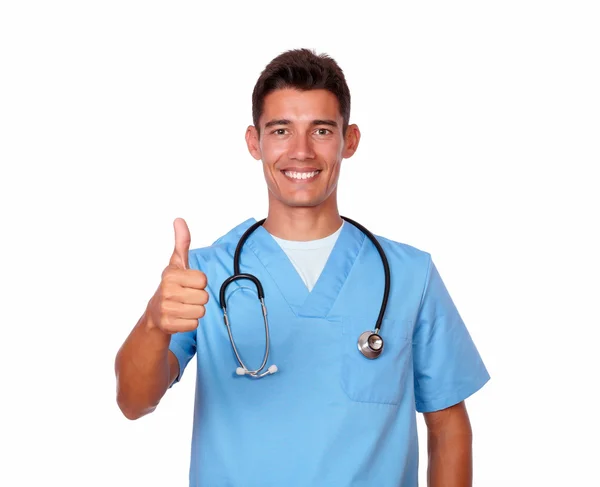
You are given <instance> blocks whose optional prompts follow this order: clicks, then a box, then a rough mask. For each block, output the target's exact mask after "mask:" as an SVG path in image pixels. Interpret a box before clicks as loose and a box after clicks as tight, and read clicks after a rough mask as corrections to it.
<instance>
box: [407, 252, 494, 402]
mask: <svg viewBox="0 0 600 487" xmlns="http://www.w3.org/2000/svg"><path fill="white" fill-rule="evenodd" d="M413 360H414V376H415V401H416V409H417V411H418V412H421V413H427V412H432V411H439V410H440V409H445V408H447V407H450V406H453V405H455V404H458V403H459V402H461V401H463V400H464V399H466V398H467V397H469V396H470V395H472V394H474V393H475V392H477V391H478V390H479V389H481V387H483V385H484V384H485V383H486V382H487V381H488V380H489V379H490V376H489V374H488V371H487V369H486V367H485V365H484V364H483V361H482V359H481V357H480V355H479V352H478V351H477V348H476V347H475V344H474V343H473V340H472V339H471V336H470V335H469V332H468V330H467V328H466V326H465V324H464V323H463V320H462V318H461V317H460V315H459V313H458V310H457V309H456V307H455V306H454V303H453V302H452V299H451V298H450V295H449V293H448V291H447V289H446V286H445V285H444V283H443V282H442V278H441V277H440V275H439V273H438V271H437V269H436V267H435V265H434V263H433V262H432V261H431V259H430V260H429V268H428V271H427V277H426V283H425V288H424V291H423V297H422V300H421V308H420V310H419V315H418V319H417V322H416V324H415V328H414V332H413Z"/></svg>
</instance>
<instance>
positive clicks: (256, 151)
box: [246, 125, 262, 161]
mask: <svg viewBox="0 0 600 487" xmlns="http://www.w3.org/2000/svg"><path fill="white" fill-rule="evenodd" d="M246 145H247V146H248V152H250V154H251V155H252V157H254V159H256V160H257V161H260V160H261V159H262V154H261V151H260V141H259V137H258V130H256V127H255V126H254V125H250V126H249V127H248V128H247V129H246Z"/></svg>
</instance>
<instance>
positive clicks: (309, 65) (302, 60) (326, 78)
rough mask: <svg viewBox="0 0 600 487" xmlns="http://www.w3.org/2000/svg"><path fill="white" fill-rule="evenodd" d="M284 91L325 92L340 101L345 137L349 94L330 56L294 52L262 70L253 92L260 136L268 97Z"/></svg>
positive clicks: (283, 55) (309, 50) (336, 65)
mask: <svg viewBox="0 0 600 487" xmlns="http://www.w3.org/2000/svg"><path fill="white" fill-rule="evenodd" d="M283 88H294V89H297V90H301V91H306V90H318V89H325V90H328V91H330V92H331V93H333V94H334V95H335V96H336V98H337V99H338V104H339V109H340V114H341V115H342V118H343V119H344V125H343V133H344V134H345V133H346V129H347V128H348V124H349V121H350V90H349V89H348V85H347V83H346V78H345V77H344V73H343V71H342V69H341V68H340V67H339V65H338V64H337V63H336V62H335V60H334V59H333V58H331V57H330V56H328V55H327V54H317V53H316V52H315V51H313V50H311V49H292V50H290V51H286V52H284V53H282V54H280V55H279V56H277V57H276V58H275V59H273V60H272V61H271V62H270V63H269V64H268V65H267V67H266V68H265V69H264V70H263V72H262V73H261V75H260V77H259V78H258V81H257V82H256V85H255V86H254V91H253V92H252V121H253V122H254V126H255V127H256V129H257V130H258V132H259V134H260V128H259V126H258V120H259V119H260V116H261V115H262V112H263V108H264V102H265V97H266V96H267V95H268V94H269V93H271V92H273V91H275V90H280V89H283Z"/></svg>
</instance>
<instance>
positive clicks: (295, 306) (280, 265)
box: [245, 222, 366, 317]
mask: <svg viewBox="0 0 600 487" xmlns="http://www.w3.org/2000/svg"><path fill="white" fill-rule="evenodd" d="M365 238H366V237H365V235H363V233H362V232H361V231H360V230H358V228H356V227H355V226H354V225H352V224H351V223H348V222H346V223H345V224H344V226H343V227H342V231H341V232H340V235H339V237H338V239H337V241H336V243H335V245H334V246H333V249H332V250H331V254H330V255H329V258H328V259H327V262H326V264H325V267H324V268H323V272H321V275H320V276H319V279H318V280H317V282H316V284H315V286H314V287H313V289H312V291H310V292H309V291H308V289H307V287H306V285H305V284H304V282H303V281H302V278H301V277H300V275H299V274H298V272H297V271H296V269H295V268H294V265H293V264H292V262H291V261H290V259H289V258H288V256H287V255H286V253H285V252H284V251H283V249H282V248H281V247H280V246H279V244H278V243H277V242H276V241H275V240H274V239H273V237H272V236H271V234H270V233H269V232H267V231H266V230H265V229H264V228H263V227H262V226H260V227H258V228H257V229H256V230H255V231H254V232H253V233H252V234H251V235H250V236H249V237H248V240H247V241H246V244H245V245H246V246H247V247H248V248H250V249H251V250H252V252H253V253H254V254H255V255H256V257H257V258H258V260H259V261H260V262H261V264H262V265H263V266H264V267H265V269H266V270H267V272H268V273H269V275H270V276H271V278H272V279H273V281H274V283H275V285H276V286H277V288H278V289H279V291H280V292H281V294H282V296H283V298H284V299H285V300H286V302H287V303H288V304H289V306H290V307H291V308H292V311H293V312H294V313H295V314H296V315H297V316H299V317H325V316H327V315H328V313H329V311H330V310H331V308H332V307H333V304H334V303H335V301H336V299H337V297H338V295H339V293H340V292H341V290H342V287H343V286H344V283H345V282H346V279H347V278H348V275H349V274H350V271H351V269H352V266H353V265H354V262H355V261H356V258H357V257H358V253H359V252H360V249H361V248H362V246H363V244H364V241H365Z"/></svg>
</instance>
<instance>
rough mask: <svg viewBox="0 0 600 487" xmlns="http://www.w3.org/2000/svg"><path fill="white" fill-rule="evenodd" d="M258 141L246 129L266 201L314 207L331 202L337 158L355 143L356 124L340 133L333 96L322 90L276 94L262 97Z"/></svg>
mask: <svg viewBox="0 0 600 487" xmlns="http://www.w3.org/2000/svg"><path fill="white" fill-rule="evenodd" d="M259 125H260V138H259V137H258V133H257V131H256V128H255V127H248V130H247V132H246V142H247V143H248V149H249V151H250V153H251V154H252V156H253V157H254V158H255V159H257V160H262V162H263V170H264V174H265V180H266V182H267V187H268V188H269V199H270V200H271V199H272V198H274V199H275V200H277V201H279V202H280V203H282V204H283V205H285V206H288V207H315V206H318V205H320V204H322V203H323V202H324V201H326V200H327V199H328V198H330V197H333V198H335V190H336V187H337V182H338V178H339V174H340V165H341V162H342V159H344V158H348V157H350V156H352V154H354V152H355V151H356V147H357V146H358V142H359V140H360V132H359V130H358V127H356V125H351V126H349V127H348V129H347V131H346V136H345V137H344V135H343V134H342V129H343V118H342V115H341V114H340V111H339V104H338V101H337V98H336V96H335V95H334V94H333V93H331V92H330V91H327V90H309V91H298V90H295V89H281V90H276V91H274V92H272V93H270V94H269V95H267V96H266V97H265V101H264V108H263V113H262V116H261V117H260V120H259Z"/></svg>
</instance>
